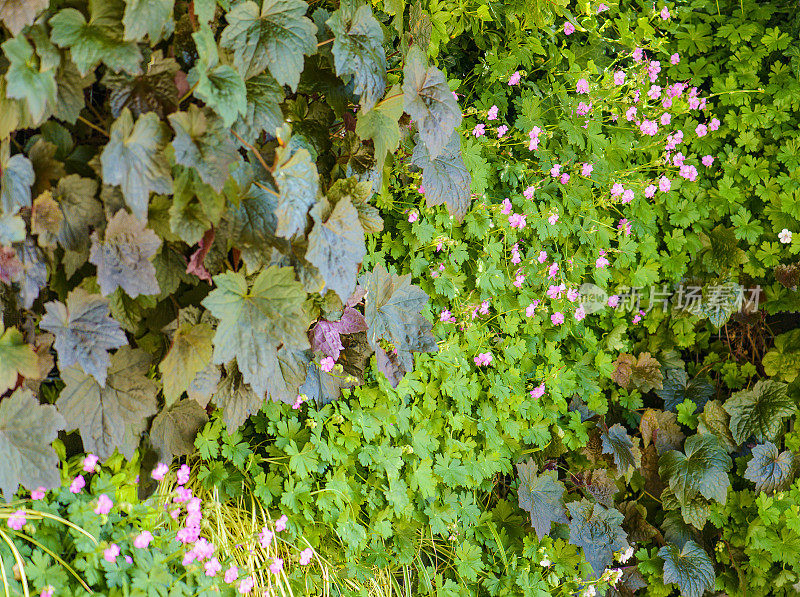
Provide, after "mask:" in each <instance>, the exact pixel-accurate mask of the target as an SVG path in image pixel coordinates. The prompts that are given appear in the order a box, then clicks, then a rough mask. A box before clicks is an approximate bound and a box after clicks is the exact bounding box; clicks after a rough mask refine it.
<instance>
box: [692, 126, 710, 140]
mask: <svg viewBox="0 0 800 597" xmlns="http://www.w3.org/2000/svg"><path fill="white" fill-rule="evenodd" d="M694 132H695V133H696V134H697V136H698V137H705V136H706V133H708V127H707V126H706V125H704V124H698V125H697V127H696V128H695V129H694Z"/></svg>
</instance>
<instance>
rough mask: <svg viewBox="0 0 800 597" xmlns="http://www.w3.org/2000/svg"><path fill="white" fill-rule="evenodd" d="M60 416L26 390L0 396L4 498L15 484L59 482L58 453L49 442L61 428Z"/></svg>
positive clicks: (55, 484)
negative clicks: (6, 396)
mask: <svg viewBox="0 0 800 597" xmlns="http://www.w3.org/2000/svg"><path fill="white" fill-rule="evenodd" d="M64 426H65V422H64V419H63V417H62V416H61V415H60V414H58V411H57V410H56V408H55V407H54V406H52V405H50V404H39V401H38V400H37V399H36V398H35V397H34V396H33V394H32V393H31V392H30V391H29V390H24V389H19V390H17V391H15V392H14V393H13V394H12V395H11V396H9V397H8V398H4V399H3V400H0V454H2V455H3V458H0V492H2V494H3V497H4V498H5V500H6V501H7V502H9V501H11V499H12V498H13V497H14V494H15V493H16V492H17V488H18V487H19V486H20V485H22V487H24V488H26V489H36V488H37V487H40V486H41V487H45V488H47V489H53V488H55V487H58V486H59V485H60V484H61V475H60V474H59V470H58V455H57V454H56V452H55V450H53V448H52V447H50V444H51V443H52V442H53V440H55V439H56V437H57V436H58V432H59V431H60V430H62V429H64Z"/></svg>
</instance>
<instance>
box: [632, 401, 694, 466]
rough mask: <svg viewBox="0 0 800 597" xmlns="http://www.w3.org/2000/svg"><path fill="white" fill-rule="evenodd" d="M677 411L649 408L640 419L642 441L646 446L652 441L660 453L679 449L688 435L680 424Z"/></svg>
mask: <svg viewBox="0 0 800 597" xmlns="http://www.w3.org/2000/svg"><path fill="white" fill-rule="evenodd" d="M677 420H678V417H677V415H676V414H675V413H671V412H665V411H663V410H655V409H653V408H648V409H647V410H646V411H645V412H644V414H643V415H642V420H641V421H639V430H640V431H641V433H642V443H643V444H644V447H645V448H646V447H647V446H648V445H650V442H652V443H653V444H655V446H656V449H657V450H658V453H659V455H661V454H663V453H664V452H667V451H669V450H678V449H680V447H681V445H682V444H683V440H684V438H685V437H686V436H685V435H684V434H683V432H682V431H681V428H680V426H679V425H678V422H677Z"/></svg>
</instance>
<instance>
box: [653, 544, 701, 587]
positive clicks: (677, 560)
mask: <svg viewBox="0 0 800 597" xmlns="http://www.w3.org/2000/svg"><path fill="white" fill-rule="evenodd" d="M658 557H659V558H661V559H662V560H664V583H665V584H666V583H672V582H674V583H677V585H678V587H680V590H681V595H682V596H683V597H702V596H703V594H704V593H705V592H706V591H710V590H712V589H713V588H714V580H715V575H714V562H713V561H712V560H711V558H710V557H708V554H707V553H706V552H705V550H704V549H703V548H702V547H700V546H699V545H698V544H697V543H695V542H694V541H691V540H690V541H687V542H686V543H685V544H684V546H683V549H681V550H678V547H677V546H675V545H672V544H669V545H665V546H664V547H662V548H661V549H659V550H658Z"/></svg>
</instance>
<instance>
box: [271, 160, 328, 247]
mask: <svg viewBox="0 0 800 597" xmlns="http://www.w3.org/2000/svg"><path fill="white" fill-rule="evenodd" d="M277 154H278V160H279V161H278V167H277V168H275V172H274V173H273V176H274V178H275V183H276V184H277V185H278V191H279V196H278V205H277V207H276V209H275V215H276V216H277V218H278V226H277V229H276V231H275V232H276V234H277V235H278V236H282V237H283V238H290V237H291V236H292V235H293V234H295V233H296V232H302V231H303V230H305V228H306V220H307V217H308V210H309V208H310V207H311V206H312V205H314V203H316V201H317V192H318V191H319V174H318V172H317V166H316V164H315V163H314V161H313V160H312V159H311V154H310V153H308V150H306V149H298V150H297V151H295V152H294V153H293V154H292V153H291V152H290V151H289V148H288V147H280V148H279V149H278V150H277Z"/></svg>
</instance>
